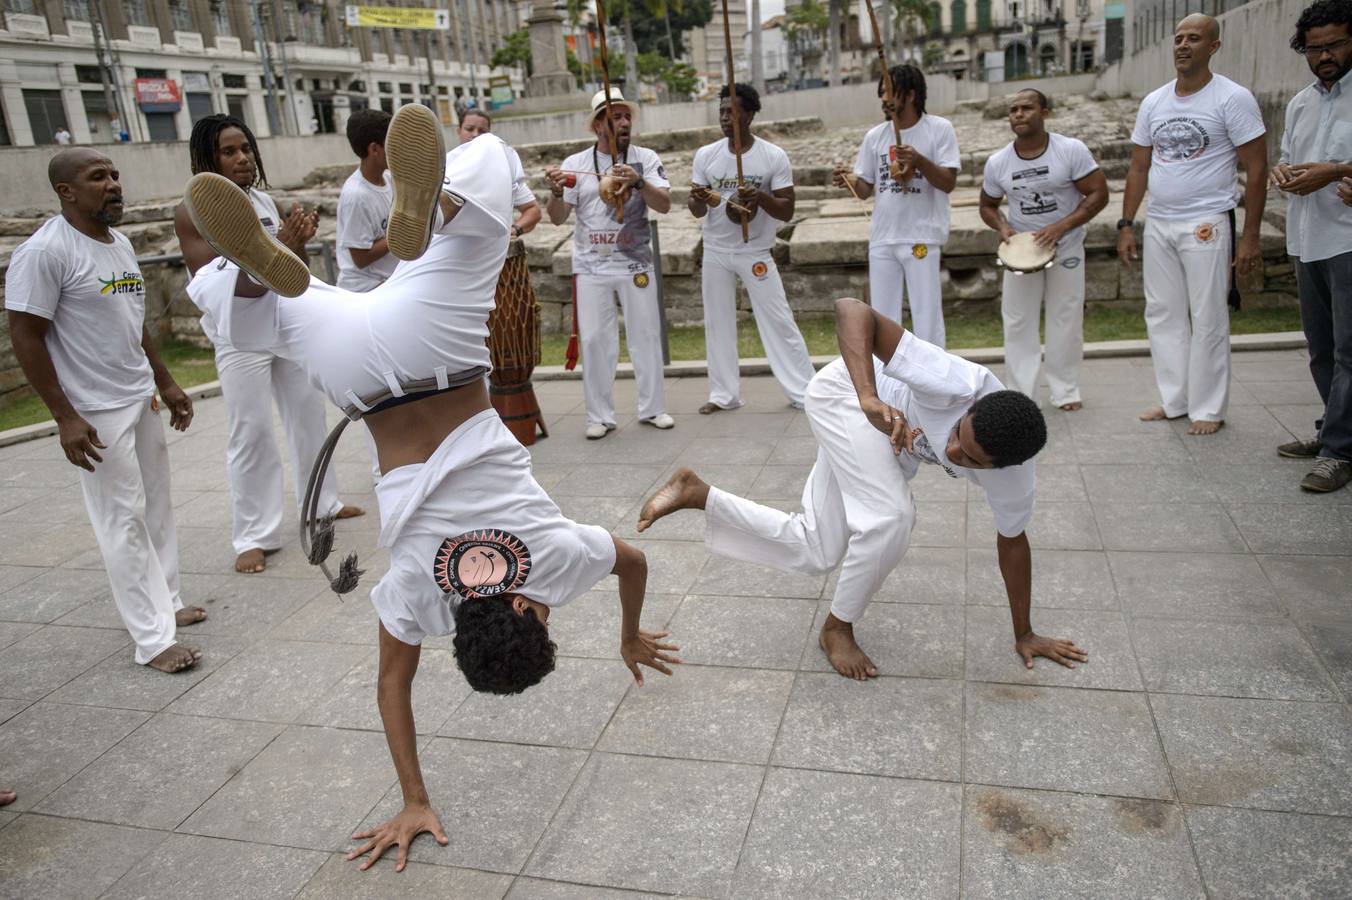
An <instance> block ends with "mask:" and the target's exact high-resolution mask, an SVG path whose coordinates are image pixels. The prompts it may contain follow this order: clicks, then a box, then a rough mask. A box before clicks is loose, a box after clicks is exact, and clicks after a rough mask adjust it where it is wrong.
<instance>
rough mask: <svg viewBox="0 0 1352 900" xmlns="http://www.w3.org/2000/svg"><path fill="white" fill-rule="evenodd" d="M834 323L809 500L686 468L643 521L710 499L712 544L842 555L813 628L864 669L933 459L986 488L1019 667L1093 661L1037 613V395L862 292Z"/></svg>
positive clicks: (787, 555)
mask: <svg viewBox="0 0 1352 900" xmlns="http://www.w3.org/2000/svg"><path fill="white" fill-rule="evenodd" d="M836 333H837V336H838V338H839V341H840V352H841V354H842V357H841V359H838V360H836V361H835V362H833V363H831V364H830V365H828V366H827V367H826V368H825V369H823V370H822V371H820V372H818V373H817V375H816V376H815V377H814V378H813V379H812V383H811V384H810V385H809V386H808V390H807V419H808V424H809V425H810V426H811V428H812V433H813V435H814V436H815V437H816V438H817V462H816V464H815V465H814V466H813V468H812V472H811V474H810V475H808V479H807V485H806V486H805V487H804V488H803V511H802V512H800V513H785V512H781V511H780V510H778V509H774V508H773V507H769V506H762V505H760V504H758V503H752V502H751V501H750V500H746V499H743V498H742V497H738V496H735V495H733V494H730V493H728V492H726V491H722V490H719V489H718V488H716V487H711V486H709V485H708V484H706V483H705V482H704V481H702V480H701V479H700V477H699V476H698V475H696V474H695V473H694V472H692V471H691V470H689V469H681V470H680V471H678V472H677V473H676V474H675V475H674V476H672V479H671V480H670V481H669V482H667V484H666V485H665V486H664V487H662V488H661V489H660V490H658V492H657V493H656V494H654V495H653V496H652V498H650V499H649V500H648V502H647V503H646V504H645V505H644V507H643V509H642V511H641V512H640V513H639V522H638V530H639V531H645V530H647V529H648V528H649V527H650V526H651V525H652V524H653V522H656V521H657V520H658V519H660V518H662V517H663V516H666V515H670V514H671V513H673V512H675V511H676V510H678V509H703V510H704V512H705V522H706V526H705V529H706V530H705V543H706V544H707V545H708V547H709V549H710V550H711V551H712V552H714V553H718V554H720V555H723V556H728V557H731V558H733V559H738V560H741V561H743V562H748V563H754V564H757V565H763V566H773V567H775V568H778V569H786V570H789V571H794V572H802V573H804V574H812V575H820V574H822V573H824V572H829V571H830V570H831V569H833V568H834V567H835V566H837V565H840V578H839V582H838V584H837V586H836V594H835V598H834V599H833V600H832V601H831V613H830V615H828V616H827V617H826V622H825V624H823V626H822V630H821V634H820V636H819V640H820V643H821V646H822V649H823V650H825V651H826V656H827V658H828V659H829V660H830V661H831V665H832V666H833V667H834V668H835V670H836V671H837V672H839V673H840V674H842V675H844V676H846V677H848V678H857V679H860V680H864V679H867V678H871V677H873V676H875V675H877V674H878V670H877V668H876V667H875V666H874V665H873V662H872V660H870V659H869V658H868V656H866V655H865V654H864V651H863V650H861V649H860V648H859V644H858V643H857V642H856V641H855V637H854V623H855V622H857V621H859V619H860V617H861V616H863V614H864V610H865V609H866V608H867V607H868V604H869V601H870V600H872V599H873V595H874V594H875V593H876V592H877V590H878V588H879V586H880V585H881V584H882V583H883V580H884V579H885V578H886V577H887V576H888V574H890V573H891V571H892V570H893V569H894V568H896V566H897V565H898V563H900V562H901V559H902V557H903V556H904V555H905V554H906V550H907V548H908V546H909V545H910V540H911V528H912V527H913V526H914V525H915V503H914V501H913V500H912V498H911V486H910V483H911V480H912V479H913V478H914V477H915V475H916V472H917V470H918V469H919V467H920V464H921V463H928V464H930V465H936V466H939V467H940V468H942V469H943V470H944V471H945V472H946V473H947V474H948V475H949V477H952V478H966V479H967V480H968V481H971V482H972V483H974V484H976V485H979V486H980V487H981V488H982V489H983V490H984V491H985V493H986V502H987V503H988V504H989V505H990V508H991V511H992V512H993V513H994V514H995V527H996V529H997V532H998V533H997V534H996V538H995V544H996V549H997V552H998V554H999V562H1000V574H1001V575H1002V576H1003V577H1004V582H1005V591H1006V592H1007V594H1008V596H1009V609H1010V614H1011V615H1012V617H1013V620H1014V650H1015V652H1016V653H1018V654H1019V656H1021V657H1022V658H1023V661H1024V665H1026V666H1027V667H1029V668H1032V666H1033V657H1035V656H1045V657H1048V658H1049V659H1052V660H1055V661H1056V662H1058V663H1061V664H1062V665H1065V666H1073V665H1074V663H1075V662H1085V661H1087V659H1088V655H1087V654H1086V653H1085V651H1083V650H1081V649H1080V648H1078V647H1076V646H1075V645H1074V644H1073V643H1072V642H1070V641H1066V640H1059V639H1055V638H1047V637H1043V636H1042V635H1039V634H1036V633H1035V632H1034V631H1033V625H1032V620H1031V618H1030V614H1029V608H1030V606H1031V603H1032V572H1033V557H1032V551H1031V550H1030V549H1029V546H1028V537H1027V535H1026V534H1025V533H1024V529H1026V528H1027V527H1028V522H1029V520H1030V519H1031V518H1032V516H1033V497H1034V493H1035V491H1034V487H1035V480H1034V466H1033V456H1034V455H1036V454H1037V452H1038V451H1039V450H1041V449H1042V446H1043V444H1044V443H1046V440H1047V426H1046V422H1045V421H1044V420H1043V418H1042V413H1041V412H1040V411H1039V410H1038V408H1037V404H1035V403H1033V402H1032V401H1031V400H1029V399H1028V398H1027V397H1025V396H1024V395H1023V394H1020V393H1018V392H1017V391H1007V390H1004V389H1003V387H1002V385H1001V384H1000V382H999V381H998V380H997V379H996V377H995V376H994V375H992V374H991V372H990V370H989V369H986V368H985V367H983V366H979V365H977V364H975V363H972V362H968V361H967V360H965V359H962V358H961V357H959V356H954V355H953V354H951V353H946V352H944V351H943V350H940V349H939V348H938V347H936V346H934V345H933V344H930V343H928V342H926V341H922V340H920V339H919V338H918V337H916V335H914V334H912V333H911V332H909V331H903V330H902V328H901V326H900V325H898V324H897V323H896V322H895V321H893V320H892V319H891V318H889V317H888V316H885V315H883V314H882V313H880V312H879V311H877V310H875V309H870V308H869V307H868V306H866V305H864V304H863V303H860V302H859V301H857V300H850V299H844V300H839V301H837V302H836ZM874 357H876V358H877V359H876V360H875V359H874ZM880 432H881V433H880Z"/></svg>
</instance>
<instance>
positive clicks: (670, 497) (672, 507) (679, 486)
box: [638, 469, 709, 531]
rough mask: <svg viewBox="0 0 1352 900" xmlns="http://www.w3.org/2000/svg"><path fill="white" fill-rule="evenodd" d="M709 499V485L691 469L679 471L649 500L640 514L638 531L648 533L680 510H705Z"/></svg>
mask: <svg viewBox="0 0 1352 900" xmlns="http://www.w3.org/2000/svg"><path fill="white" fill-rule="evenodd" d="M708 498H709V485H707V484H705V483H704V480H703V479H701V478H700V477H699V476H698V475H696V474H695V473H694V471H693V470H691V469H677V470H676V474H675V475H673V476H671V480H670V481H668V482H667V483H666V484H664V485H662V486H661V487H660V488H658V489H657V493H656V494H653V495H652V496H651V497H649V498H648V502H647V503H645V504H643V509H642V510H640V511H639V514H638V530H639V531H647V530H648V529H649V528H651V527H652V524H653V523H654V522H656V521H657V520H658V519H660V518H662V517H663V516H669V515H671V514H672V513H674V512H676V511H677V510H678V509H704V502H705V501H706V500H707V499H708Z"/></svg>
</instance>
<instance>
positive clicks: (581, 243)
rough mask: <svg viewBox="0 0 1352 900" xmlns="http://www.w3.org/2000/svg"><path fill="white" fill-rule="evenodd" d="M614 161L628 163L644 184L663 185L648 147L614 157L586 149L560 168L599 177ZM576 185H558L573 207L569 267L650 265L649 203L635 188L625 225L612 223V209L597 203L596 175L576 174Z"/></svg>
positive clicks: (611, 271) (597, 271) (597, 269)
mask: <svg viewBox="0 0 1352 900" xmlns="http://www.w3.org/2000/svg"><path fill="white" fill-rule="evenodd" d="M617 162H627V163H628V165H630V166H632V167H633V168H634V170H635V171H637V172H638V174H639V177H641V178H642V179H643V180H645V181H646V182H648V183H649V184H651V185H653V186H655V187H660V188H667V187H671V182H670V181H668V180H667V170H666V168H665V167H664V166H663V165H662V160H661V159H659V158H658V156H657V154H656V153H654V152H653V151H652V150H649V149H648V148H647V147H635V146H634V145H632V144H631V145H630V146H629V150H628V152H627V153H624V154H621V155H620V158H619V159H617V160H612V159H611V158H610V156H608V155H607V154H605V153H602V152H601V151H600V150H599V149H598V148H597V147H595V146H592V147H588V148H587V149H586V150H583V151H581V152H580V153H574V154H573V155H572V156H570V157H568V158H567V159H565V160H564V161H563V166H562V168H563V169H565V170H569V171H578V172H600V173H601V174H602V175H604V174H605V173H606V172H607V171H609V169H610V167H611V166H613V165H614V164H615V163H617ZM576 178H577V184H576V185H574V186H573V187H566V188H564V189H563V202H564V203H567V204H568V205H569V206H572V207H574V208H575V209H576V211H577V225H576V226H575V227H574V228H573V271H574V272H575V273H577V274H579V275H623V274H625V273H628V272H645V271H648V270H650V269H652V267H653V245H652V241H651V240H650V237H651V235H650V229H649V227H648V204H646V203H644V202H643V197H641V196H640V192H639V191H632V192H630V194H629V202H628V203H626V204H625V207H624V224H623V225H621V224H620V223H619V222H617V221H615V207H613V206H608V205H607V204H605V203H603V202H601V190H600V188H601V179H599V178H596V177H594V176H592V175H578V176H576Z"/></svg>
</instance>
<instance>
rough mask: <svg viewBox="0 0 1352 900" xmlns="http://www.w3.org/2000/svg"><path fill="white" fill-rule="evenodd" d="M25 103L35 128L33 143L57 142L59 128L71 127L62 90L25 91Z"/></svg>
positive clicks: (29, 121) (30, 124)
mask: <svg viewBox="0 0 1352 900" xmlns="http://www.w3.org/2000/svg"><path fill="white" fill-rule="evenodd" d="M23 105H24V109H26V110H27V111H28V124H29V126H31V127H32V129H33V143H35V144H55V143H56V132H57V129H60V128H67V129H68V128H69V123H68V122H67V121H66V107H65V104H63V103H62V102H61V92H60V91H24V92H23Z"/></svg>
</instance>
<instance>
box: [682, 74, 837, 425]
mask: <svg viewBox="0 0 1352 900" xmlns="http://www.w3.org/2000/svg"><path fill="white" fill-rule="evenodd" d="M719 97H720V98H721V100H720V103H719V108H718V120H719V125H720V126H721V127H722V129H723V135H724V137H725V138H726V140H721V141H715V142H714V143H712V144H707V145H705V146H703V147H701V148H700V149H699V150H697V151H695V162H694V168H693V171H692V174H691V180H692V181H693V185H692V186H691V189H690V200H689V202H688V203H687V206H688V207H689V209H690V212H691V213H692V214H693V215H694V216H695V218H697V219H704V261H703V266H702V273H703V274H702V276H701V288H702V291H703V294H704V342H705V348H706V351H707V356H708V359H709V402H708V403H705V404H704V405H703V406H701V407H700V408H699V411H700V412H701V413H704V414H706V415H707V414H709V413H714V412H717V411H718V410H720V409H736V408H737V407H739V406H741V405H742V397H741V386H740V377H739V376H740V374H741V373H740V370H739V363H738V358H737V282H738V280H739V279H740V280H741V282H742V284H743V285H745V286H746V293H747V297H748V298H749V299H750V300H751V312H752V314H753V315H755V317H756V329H757V330H758V331H759V332H760V336H761V343H762V344H763V345H764V346H765V355H766V356H767V357H769V359H770V371H771V372H772V373H774V376H775V378H776V379H778V381H779V386H780V387H782V388H783V389H784V393H785V394H786V395H788V398H789V403H790V404H791V405H792V406H794V407H795V408H797V409H802V408H803V396H804V394H805V393H806V392H807V383H808V382H809V381H811V380H812V373H813V369H812V360H811V359H810V358H809V357H808V354H807V344H806V343H805V342H804V341H803V335H802V334H801V333H800V332H799V331H798V325H797V324H796V323H795V322H794V320H793V310H792V309H790V308H789V301H788V298H787V297H785V295H784V282H783V281H781V280H780V277H779V269H778V267H776V266H775V260H774V257H772V256H771V255H770V250H771V248H772V247H774V245H775V231H776V229H777V228H778V227H779V223H780V222H787V221H788V220H789V219H792V218H793V207H794V196H793V170H792V168H791V167H790V166H789V157H788V154H786V153H785V152H784V151H783V150H782V149H780V148H779V147H777V146H776V145H774V144H772V143H770V142H769V141H767V140H765V139H764V138H757V137H754V136H753V135H752V134H751V122H752V120H753V119H754V118H755V116H756V113H758V112H760V106H761V104H760V95H759V94H758V93H757V92H756V89H755V88H753V87H752V86H751V85H749V84H738V85H737V104H736V107H734V105H733V103H732V100H731V99H729V97H728V87H727V85H724V86H723V90H722V91H721V92H720V93H719ZM734 110H736V111H735V112H734ZM734 115H738V116H739V122H738V123H737V125H736V127H734V122H733V116H734ZM739 134H740V135H741V140H742V144H741V149H742V180H743V185H742V187H741V188H739V187H738V185H737V155H736V153H735V151H734V149H733V148H734V142H735V141H736V140H737V136H738V135H739ZM711 191H717V192H718V194H719V195H720V197H721V198H722V199H721V200H720V202H718V203H717V204H713V205H711V204H710V203H709V200H710V192H711ZM723 200H733V201H734V202H737V203H739V204H741V205H742V206H743V207H744V208H746V209H747V210H750V212H749V213H745V215H747V216H748V220H747V240H746V241H743V240H742V216H743V215H744V213H742V212H741V211H739V210H736V209H734V208H732V207H731V206H729V205H728V204H727V203H725V202H722V201H723Z"/></svg>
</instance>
